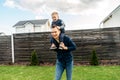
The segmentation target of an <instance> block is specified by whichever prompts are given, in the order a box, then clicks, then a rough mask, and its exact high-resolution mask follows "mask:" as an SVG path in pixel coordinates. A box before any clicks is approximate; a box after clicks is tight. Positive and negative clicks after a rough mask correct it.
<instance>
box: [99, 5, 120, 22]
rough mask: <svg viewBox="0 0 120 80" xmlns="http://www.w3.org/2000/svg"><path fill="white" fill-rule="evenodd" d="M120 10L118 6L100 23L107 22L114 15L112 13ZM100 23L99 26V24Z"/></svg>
mask: <svg viewBox="0 0 120 80" xmlns="http://www.w3.org/2000/svg"><path fill="white" fill-rule="evenodd" d="M119 9H120V5H118V6H117V7H116V8H115V9H114V10H113V11H112V12H111V13H110V14H109V15H108V16H106V17H105V18H104V19H103V20H102V21H101V23H105V22H106V21H107V20H109V19H110V18H111V17H112V15H113V14H114V12H116V11H118V10H119ZM101 23H100V24H101Z"/></svg>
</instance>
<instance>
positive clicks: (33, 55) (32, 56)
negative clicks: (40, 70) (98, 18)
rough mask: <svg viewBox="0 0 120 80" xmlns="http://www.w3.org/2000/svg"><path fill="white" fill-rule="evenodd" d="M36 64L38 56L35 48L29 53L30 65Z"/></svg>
mask: <svg viewBox="0 0 120 80" xmlns="http://www.w3.org/2000/svg"><path fill="white" fill-rule="evenodd" d="M38 64H39V61H38V56H37V53H36V50H33V51H32V53H31V64H30V65H31V66H35V65H38Z"/></svg>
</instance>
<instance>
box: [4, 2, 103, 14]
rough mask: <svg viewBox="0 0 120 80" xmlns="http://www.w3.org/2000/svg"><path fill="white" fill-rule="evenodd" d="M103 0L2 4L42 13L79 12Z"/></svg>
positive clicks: (93, 6)
mask: <svg viewBox="0 0 120 80" xmlns="http://www.w3.org/2000/svg"><path fill="white" fill-rule="evenodd" d="M101 1H103V0H6V1H5V3H4V5H5V6H8V7H12V8H19V9H24V10H29V11H32V12H33V13H36V14H43V13H44V12H49V13H51V11H53V10H57V11H60V12H64V13H73V14H74V13H81V12H82V11H84V10H87V9H91V8H95V7H97V4H98V3H99V2H101Z"/></svg>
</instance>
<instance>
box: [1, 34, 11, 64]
mask: <svg viewBox="0 0 120 80" xmlns="http://www.w3.org/2000/svg"><path fill="white" fill-rule="evenodd" d="M11 61H12V57H11V36H0V63H1V64H3V63H5V64H6V63H11Z"/></svg>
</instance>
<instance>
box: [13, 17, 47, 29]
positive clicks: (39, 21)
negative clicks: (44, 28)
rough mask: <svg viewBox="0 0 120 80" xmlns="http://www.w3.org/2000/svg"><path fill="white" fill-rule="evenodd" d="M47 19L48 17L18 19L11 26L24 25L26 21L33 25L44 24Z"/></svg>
mask: <svg viewBox="0 0 120 80" xmlns="http://www.w3.org/2000/svg"><path fill="white" fill-rule="evenodd" d="M47 21H48V19H40V20H26V21H19V22H17V23H16V24H15V25H14V26H13V27H16V26H21V25H24V24H25V23H27V22H30V23H32V24H34V25H36V24H37V25H39V24H45V23H46V22H47Z"/></svg>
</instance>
